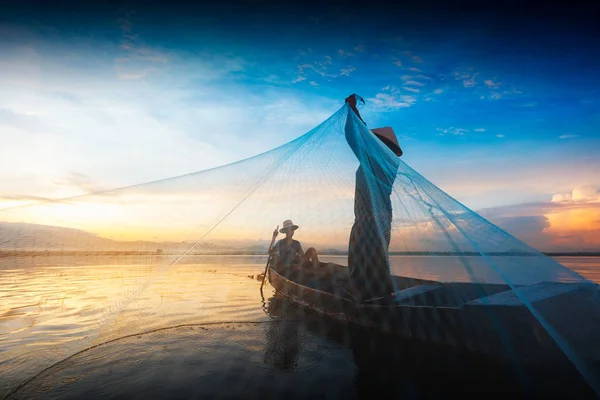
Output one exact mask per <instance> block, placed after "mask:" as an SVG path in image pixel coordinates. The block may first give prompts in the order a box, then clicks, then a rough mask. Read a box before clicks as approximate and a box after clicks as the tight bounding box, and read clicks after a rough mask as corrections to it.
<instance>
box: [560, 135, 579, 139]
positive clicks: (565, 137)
mask: <svg viewBox="0 0 600 400" xmlns="http://www.w3.org/2000/svg"><path fill="white" fill-rule="evenodd" d="M578 136H579V135H560V136H559V137H558V138H559V139H571V138H576V137H578Z"/></svg>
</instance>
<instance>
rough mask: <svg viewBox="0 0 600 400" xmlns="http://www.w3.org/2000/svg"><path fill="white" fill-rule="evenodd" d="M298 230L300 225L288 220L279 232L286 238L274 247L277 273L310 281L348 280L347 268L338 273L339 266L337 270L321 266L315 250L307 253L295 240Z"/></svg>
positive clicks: (331, 266) (273, 253)
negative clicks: (301, 277)
mask: <svg viewBox="0 0 600 400" xmlns="http://www.w3.org/2000/svg"><path fill="white" fill-rule="evenodd" d="M296 229H298V225H294V224H293V223H292V221H291V220H286V221H284V222H283V227H282V228H281V229H280V230H279V232H281V233H285V238H284V239H281V240H280V241H278V242H277V243H276V244H275V246H273V250H272V255H274V264H275V266H276V267H275V270H276V271H278V272H279V273H281V274H283V275H284V276H287V277H290V278H291V276H292V274H293V276H294V277H296V276H297V274H301V275H300V276H305V277H308V278H309V279H310V278H314V279H329V280H331V279H332V278H335V279H339V280H344V279H348V272H347V268H342V269H341V270H340V271H338V270H339V269H340V268H339V266H338V268H337V269H336V268H335V266H334V264H330V263H327V264H324V265H321V263H320V262H319V257H318V255H317V251H316V250H315V249H314V248H312V247H311V248H309V249H308V250H306V253H305V252H304V251H303V250H302V245H301V244H300V242H299V241H297V240H295V239H293V237H294V231H295V230H296Z"/></svg>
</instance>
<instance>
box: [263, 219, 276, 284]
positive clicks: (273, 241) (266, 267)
mask: <svg viewBox="0 0 600 400" xmlns="http://www.w3.org/2000/svg"><path fill="white" fill-rule="evenodd" d="M278 234H279V225H277V228H275V230H274V231H273V238H272V239H271V244H270V245H269V253H268V254H269V258H268V259H267V265H265V272H264V273H263V279H262V283H261V284H260V291H261V292H262V288H263V286H264V284H265V278H266V277H267V269H269V264H270V262H271V249H272V248H273V243H275V238H277V235H278Z"/></svg>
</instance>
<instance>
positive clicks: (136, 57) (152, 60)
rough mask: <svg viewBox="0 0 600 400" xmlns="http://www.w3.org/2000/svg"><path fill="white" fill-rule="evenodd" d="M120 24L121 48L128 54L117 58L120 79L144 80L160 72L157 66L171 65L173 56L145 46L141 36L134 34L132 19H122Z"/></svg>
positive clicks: (116, 63)
mask: <svg viewBox="0 0 600 400" xmlns="http://www.w3.org/2000/svg"><path fill="white" fill-rule="evenodd" d="M118 22H119V24H120V25H119V26H120V28H121V32H122V35H121V44H120V45H119V48H120V49H121V50H122V51H124V52H125V54H126V56H118V57H116V58H115V69H116V73H117V77H118V78H119V79H121V80H138V79H144V78H147V77H149V76H150V75H152V74H155V73H157V72H158V71H160V69H159V68H158V67H157V64H167V63H169V61H170V59H171V55H169V54H168V53H167V52H165V51H159V50H157V49H153V48H151V47H149V46H147V45H144V43H143V40H142V38H141V37H140V35H139V34H137V33H135V32H134V29H133V23H132V22H131V20H130V19H128V18H120V19H119V20H118Z"/></svg>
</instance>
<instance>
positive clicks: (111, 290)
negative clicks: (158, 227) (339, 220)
mask: <svg viewBox="0 0 600 400" xmlns="http://www.w3.org/2000/svg"><path fill="white" fill-rule="evenodd" d="M324 259H325V261H334V262H335V261H338V262H339V261H340V259H339V258H337V257H329V258H325V257H324ZM165 260H166V257H145V258H139V257H121V258H114V257H113V258H110V257H97V258H94V257H85V258H83V257H82V258H75V257H66V256H65V257H18V258H17V257H15V258H2V259H0V379H1V381H0V398H2V397H4V396H6V395H7V394H9V393H12V397H11V398H110V397H119V396H124V397H127V398H131V397H133V398H137V397H140V398H142V397H144V398H147V397H149V396H168V397H171V398H210V397H248V396H250V397H253V396H260V395H271V396H277V397H284V396H285V397H291V398H294V397H312V396H313V395H315V394H318V395H322V396H329V397H341V398H352V397H363V396H367V397H368V396H369V395H370V394H373V393H375V392H374V390H375V387H376V386H377V385H378V384H383V383H382V382H381V379H384V378H382V376H383V375H382V374H379V373H376V372H372V371H371V370H370V369H369V367H366V366H365V365H367V364H368V363H367V364H365V363H362V362H359V361H358V360H360V359H361V358H360V357H358V356H357V348H356V346H349V345H348V341H347V340H345V339H344V338H345V337H346V336H348V333H347V332H344V331H342V332H340V328H339V327H338V326H336V325H331V326H330V325H324V324H325V322H323V321H322V320H317V321H316V322H315V320H314V319H312V317H309V316H306V315H304V314H302V313H299V311H298V310H296V309H295V308H293V307H290V305H289V304H286V302H285V300H283V299H279V298H278V297H274V293H273V290H272V288H271V287H270V286H268V285H267V286H265V290H264V294H261V292H260V290H259V288H260V283H261V282H260V280H257V279H256V278H255V277H254V276H255V275H256V274H260V273H262V271H263V269H264V263H265V261H266V259H265V257H262V256H231V257H210V258H206V257H205V258H200V257H194V258H188V259H185V260H183V262H181V263H178V264H176V265H173V266H168V265H166V263H165ZM557 260H558V261H559V262H560V263H561V264H563V265H565V266H567V267H569V268H571V269H572V270H574V271H577V272H578V273H580V274H582V275H583V276H585V277H586V278H588V279H590V280H592V281H595V282H597V283H600V258H594V257H561V258H557ZM412 262H413V263H414V262H415V261H414V260H413V261H412ZM341 263H343V262H341ZM282 310H283V311H282ZM315 324H316V325H315ZM315 326H316V328H315ZM408 347H410V348H411V349H413V347H414V346H413V345H408ZM85 349H88V350H86V351H83V350H85ZM82 351H83V352H82ZM402 351H404V352H406V351H407V347H406V346H405V347H404V348H403V349H402ZM431 351H432V350H431V349H422V352H421V353H419V355H418V356H416V357H415V359H417V361H415V362H416V364H415V363H413V362H408V359H409V357H408V356H407V355H405V357H406V359H405V362H404V363H405V366H404V367H403V368H405V369H403V370H402V371H403V372H402V375H401V376H398V375H395V376H394V377H392V378H389V379H390V380H391V381H393V382H395V383H394V384H393V385H392V386H394V387H395V388H396V389H397V390H398V392H397V394H398V395H401V396H407V397H410V396H411V395H415V396H416V395H419V394H423V393H427V394H428V395H431V394H432V393H433V394H434V395H435V394H441V393H442V392H447V391H460V389H463V390H464V389H465V388H467V387H468V384H467V383H463V384H457V382H460V381H461V380H460V379H461V378H457V377H456V376H454V375H452V374H451V373H450V372H449V371H450V370H453V371H455V373H457V374H458V373H459V371H460V373H461V374H462V375H460V376H462V377H463V379H464V378H465V377H470V378H471V381H476V380H481V379H484V380H485V379H487V380H489V379H492V375H495V376H496V378H497V377H499V376H500V375H501V374H500V373H497V374H488V375H485V376H484V377H483V378H481V377H478V376H479V375H478V374H482V373H483V372H482V369H484V368H481V367H480V366H481V364H477V365H478V366H479V367H473V366H472V365H470V366H468V367H467V366H466V365H467V363H466V361H465V360H462V361H464V362H463V364H464V365H462V366H457V365H455V364H452V363H453V362H455V361H447V362H448V363H450V364H444V367H442V364H439V365H438V364H435V363H441V361H440V360H441V359H442V358H444V357H442V356H441V354H442V352H441V350H440V351H437V350H436V352H435V354H434V355H433V356H432V357H431V358H429V359H428V358H427V357H426V356H425V353H427V352H431ZM68 357H71V358H68ZM67 358H68V359H67ZM447 358H448V360H450V359H451V358H452V357H451V356H448V357H447ZM455 358H459V357H455ZM65 359H66V360H65ZM427 359H428V360H430V361H429V363H428V364H427V365H428V367H427V368H431V365H432V364H431V363H433V364H435V365H434V366H433V370H432V369H428V370H427V374H428V375H427V376H433V375H432V374H434V375H435V374H437V375H435V376H436V382H437V384H436V385H427V384H424V383H423V382H424V381H423V380H422V379H419V376H416V375H414V373H413V372H409V370H408V366H409V365H410V366H411V369H410V371H421V375H423V374H425V372H423V371H424V369H423V368H425V367H424V366H423V365H425V364H424V363H425V361H424V360H427ZM61 360H65V361H63V362H60V363H58V364H57V365H54V364H56V363H57V362H59V361H61ZM431 360H433V361H431ZM436 365H437V367H436ZM448 365H452V367H451V368H450V369H449V368H448ZM48 367H51V368H50V369H47V370H45V369H46V368H48ZM436 368H437V372H436ZM461 368H470V369H461ZM490 368H492V367H490ZM370 371H371V372H370ZM395 371H396V374H397V373H398V370H397V369H395ZM440 371H444V372H443V373H441V372H440ZM32 378H33V379H32ZM496 378H494V379H496ZM29 379H32V380H31V381H29V382H28V380H29ZM498 379H499V378H498ZM375 381H377V382H375ZM506 382H508V381H506V380H505V381H502V383H498V385H499V386H498V387H499V388H503V390H509V386H510V385H508V386H507V383H506ZM388 384H389V382H388ZM386 387H389V385H388V386H386ZM17 388H19V390H17V391H16V392H15V389H17ZM496 391H497V390H496Z"/></svg>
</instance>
